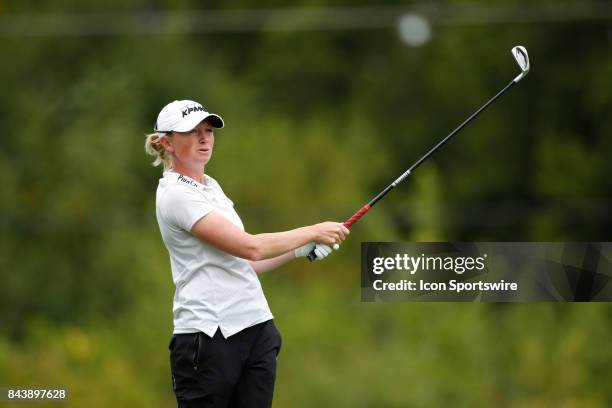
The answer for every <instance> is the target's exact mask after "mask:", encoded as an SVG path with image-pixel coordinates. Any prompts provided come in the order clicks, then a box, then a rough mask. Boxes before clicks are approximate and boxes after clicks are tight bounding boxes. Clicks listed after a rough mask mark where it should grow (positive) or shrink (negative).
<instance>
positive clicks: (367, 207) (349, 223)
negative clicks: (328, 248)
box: [307, 204, 372, 262]
mask: <svg viewBox="0 0 612 408" xmlns="http://www.w3.org/2000/svg"><path fill="white" fill-rule="evenodd" d="M370 208H372V206H371V205H370V204H366V205H364V206H363V207H361V209H360V210H359V211H357V212H356V213H355V214H353V216H352V217H351V218H349V219H348V220H346V221H344V226H345V227H346V228H348V229H351V226H352V225H353V224H354V223H356V222H357V221H359V219H360V218H361V217H363V216H364V215H365V213H367V212H368V211H369V210H370ZM307 258H308V260H309V261H310V262H312V261H314V260H315V259H317V255H316V254H315V251H314V249H313V250H312V251H310V253H309V254H308V257H307Z"/></svg>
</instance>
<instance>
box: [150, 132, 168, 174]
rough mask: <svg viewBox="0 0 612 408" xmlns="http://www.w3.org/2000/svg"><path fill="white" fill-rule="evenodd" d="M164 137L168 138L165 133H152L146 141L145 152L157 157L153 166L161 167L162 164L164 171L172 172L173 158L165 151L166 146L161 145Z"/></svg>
mask: <svg viewBox="0 0 612 408" xmlns="http://www.w3.org/2000/svg"><path fill="white" fill-rule="evenodd" d="M162 136H166V137H168V136H169V135H166V134H165V133H157V132H155V133H151V134H148V135H147V136H146V139H145V146H144V148H145V152H146V153H147V154H148V155H150V156H153V157H155V160H153V166H156V167H157V166H159V165H160V164H163V165H164V171H166V170H170V169H171V168H172V156H171V155H170V153H168V152H167V151H166V149H164V146H163V145H162V144H161V140H160V139H161V138H162Z"/></svg>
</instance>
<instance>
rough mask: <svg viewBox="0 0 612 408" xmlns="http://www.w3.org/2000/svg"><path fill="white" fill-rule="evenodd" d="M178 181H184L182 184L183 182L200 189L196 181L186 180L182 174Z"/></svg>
mask: <svg viewBox="0 0 612 408" xmlns="http://www.w3.org/2000/svg"><path fill="white" fill-rule="evenodd" d="M178 180H179V181H182V182H183V183H185V184H189V185H190V186H193V187H198V185H197V184H196V182H195V181H193V180H188V179H186V178H185V177H183V175H182V174H179V176H178Z"/></svg>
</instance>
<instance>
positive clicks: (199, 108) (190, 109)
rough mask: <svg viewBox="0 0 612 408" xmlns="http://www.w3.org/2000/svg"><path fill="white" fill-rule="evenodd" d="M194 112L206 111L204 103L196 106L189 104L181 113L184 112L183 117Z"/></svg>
mask: <svg viewBox="0 0 612 408" xmlns="http://www.w3.org/2000/svg"><path fill="white" fill-rule="evenodd" d="M193 112H206V108H204V107H203V106H202V105H196V106H189V107H188V108H186V109H184V110H182V111H181V113H182V114H183V117H185V116H187V115H189V114H190V113H193Z"/></svg>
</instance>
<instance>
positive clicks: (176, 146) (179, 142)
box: [166, 121, 215, 170]
mask: <svg viewBox="0 0 612 408" xmlns="http://www.w3.org/2000/svg"><path fill="white" fill-rule="evenodd" d="M213 129H214V128H213V127H212V125H211V124H210V123H208V122H207V121H202V122H200V123H199V124H198V126H196V127H195V128H194V129H192V130H191V131H189V132H173V133H172V134H173V137H172V138H168V141H169V145H170V147H171V148H170V149H168V148H166V150H170V152H171V153H172V155H173V162H174V167H175V168H178V169H180V168H190V169H194V170H201V169H203V168H204V166H205V165H206V164H207V163H208V161H209V160H210V158H211V157H212V152H213V145H214V144H215V135H214V131H213Z"/></svg>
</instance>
